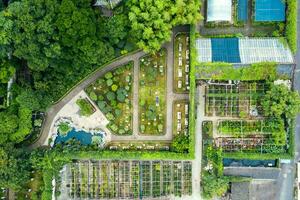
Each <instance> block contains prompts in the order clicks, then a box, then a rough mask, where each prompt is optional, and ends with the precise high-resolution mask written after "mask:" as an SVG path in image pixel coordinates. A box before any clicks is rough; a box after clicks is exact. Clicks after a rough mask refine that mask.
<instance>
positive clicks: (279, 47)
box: [196, 38, 294, 64]
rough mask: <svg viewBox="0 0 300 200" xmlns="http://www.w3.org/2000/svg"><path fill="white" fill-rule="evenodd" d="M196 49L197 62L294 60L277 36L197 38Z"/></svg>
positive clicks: (288, 62) (285, 62)
mask: <svg viewBox="0 0 300 200" xmlns="http://www.w3.org/2000/svg"><path fill="white" fill-rule="evenodd" d="M196 50H197V53H198V58H197V60H198V62H228V63H241V64H251V63H258V62H277V63H279V64H292V63H293V62H294V60H293V56H292V53H291V51H290V49H289V48H288V47H287V46H286V45H285V41H282V40H280V39H278V38H198V39H197V40H196Z"/></svg>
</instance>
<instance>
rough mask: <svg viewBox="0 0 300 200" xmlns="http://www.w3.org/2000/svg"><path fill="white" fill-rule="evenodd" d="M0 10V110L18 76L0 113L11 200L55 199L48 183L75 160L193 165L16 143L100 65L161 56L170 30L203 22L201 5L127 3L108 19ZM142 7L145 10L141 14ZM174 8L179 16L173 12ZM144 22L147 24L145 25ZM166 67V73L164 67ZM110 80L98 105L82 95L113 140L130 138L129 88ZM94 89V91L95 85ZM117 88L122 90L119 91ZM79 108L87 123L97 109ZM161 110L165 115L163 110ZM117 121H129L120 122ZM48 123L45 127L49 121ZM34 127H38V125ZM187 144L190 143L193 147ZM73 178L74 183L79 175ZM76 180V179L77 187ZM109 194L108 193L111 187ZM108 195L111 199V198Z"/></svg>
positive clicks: (25, 6)
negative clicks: (36, 178) (35, 180)
mask: <svg viewBox="0 0 300 200" xmlns="http://www.w3.org/2000/svg"><path fill="white" fill-rule="evenodd" d="M0 2H1V4H0V5H1V6H0V32H1V33H0V34H1V36H2V37H1V39H0V46H1V48H0V59H1V60H0V68H1V72H2V73H1V77H0V82H1V91H0V93H1V94H0V96H1V99H0V104H1V105H5V103H6V102H7V99H6V94H7V93H6V92H7V91H5V90H6V88H7V87H6V86H7V83H8V80H10V78H11V77H13V76H15V80H14V83H13V87H12V88H13V90H12V94H13V95H12V99H11V100H12V101H11V102H12V103H11V104H10V105H9V106H7V104H6V105H5V107H1V108H0V119H1V120H0V125H1V127H2V128H1V131H0V153H1V156H0V159H1V162H0V163H1V167H0V168H1V172H0V177H1V178H0V186H1V188H2V187H3V188H9V190H13V191H14V192H15V193H19V192H20V193H21V192H22V190H27V189H28V191H29V189H31V191H33V192H34V194H35V197H36V198H35V197H33V199H34V198H35V199H42V200H48V199H51V198H52V195H53V194H54V195H55V196H58V195H59V192H56V193H55V191H54V190H55V189H57V188H55V187H53V185H52V181H53V180H54V179H56V180H59V179H60V177H59V171H60V170H61V169H62V167H63V166H64V165H65V164H66V163H70V162H71V161H72V160H77V159H85V160H88V159H92V158H94V159H105V158H106V159H124V158H130V159H132V158H138V159H155V158H156V159H189V158H192V157H193V154H192V153H193V151H192V149H191V152H190V154H186V153H185V154H183V153H174V152H165V151H164V152H161V151H155V152H148V151H125V150H124V151H109V150H101V151H100V150H99V148H95V147H94V146H92V145H88V146H83V145H80V144H78V143H74V142H70V143H68V144H59V145H57V146H55V147H54V148H51V149H45V148H41V149H39V148H38V147H40V146H42V145H45V144H46V143H47V142H46V143H45V144H44V143H39V142H34V143H33V144H31V145H30V147H29V148H26V150H25V148H23V146H21V145H20V143H21V142H23V141H24V140H25V138H26V137H27V136H28V135H30V133H31V131H32V129H33V126H32V124H33V121H32V113H36V112H37V111H38V112H39V111H42V112H46V113H47V111H49V110H51V109H52V108H53V105H58V104H59V103H62V102H64V100H65V97H66V96H67V95H68V94H70V93H71V91H73V90H72V89H74V88H75V87H76V86H77V85H78V84H80V82H81V80H85V79H86V78H88V76H89V75H91V74H93V73H94V72H95V71H97V70H99V69H101V68H104V67H105V66H106V65H105V63H108V62H113V61H115V60H114V59H117V57H119V56H121V55H123V56H129V55H131V54H133V53H134V52H133V51H134V50H137V49H138V48H140V49H143V50H145V51H146V52H152V53H153V52H156V51H158V50H159V49H160V48H161V46H162V44H163V43H165V42H167V41H169V40H170V37H171V31H172V29H173V27H175V26H177V25H181V24H194V23H196V22H197V21H198V20H200V18H201V15H200V13H199V7H200V2H199V1H184V2H177V1H176V2H175V1H170V0H166V1H162V2H161V4H157V3H156V2H155V1H152V2H149V1H147V0H140V1H134V0H130V1H126V3H125V2H122V3H121V4H119V5H118V6H116V7H115V8H114V10H113V16H111V17H104V13H102V11H101V9H98V8H97V7H94V6H91V1H89V0H80V1H73V0H63V1H57V0H50V1H49V2H45V1H32V0H22V1H9V2H7V1H5V2H4V1H0ZM146 3H147V4H148V6H146V7H145V6H144V5H145V4H146ZM176 7H180V8H182V9H175V8H176ZM20 8H22V9H20ZM145 14H146V16H148V17H149V20H144V17H145ZM165 14H170V16H171V17H167V18H166V17H165ZM21 22H22V23H21ZM70 27H72V28H70ZM145 30H146V32H145ZM154 30H155V33H154V32H153V31H154ZM127 53H128V54H127ZM125 54H126V55H125ZM164 67H165V68H166V65H164ZM125 71H126V70H125ZM15 72H16V73H15ZM112 73H113V72H112ZM159 73H160V72H159ZM128 75H129V72H128ZM110 76H111V75H107V77H102V79H103V80H104V82H105V83H99V87H103V89H105V90H106V91H107V93H109V96H103V97H99V96H97V95H98V94H99V93H97V91H95V94H96V98H97V99H96V98H95V95H93V94H90V92H92V91H93V90H92V89H91V90H90V91H87V93H88V95H89V97H90V98H89V99H92V100H93V101H94V102H95V103H96V105H97V106H99V108H100V107H101V108H102V109H104V110H106V111H107V113H105V114H106V116H107V115H108V116H107V118H111V119H113V120H111V121H116V123H117V124H118V125H117V124H113V123H112V124H110V129H111V130H112V132H114V133H115V134H119V135H129V134H131V133H132V131H131V129H132V127H131V126H132V125H131V121H132V120H131V114H130V113H131V112H132V111H131V110H132V109H131V105H130V104H131V103H132V102H131V101H132V100H131V99H130V98H131V87H130V88H129V90H126V88H125V87H126V85H129V84H128V83H127V82H126V84H125V83H124V82H123V80H126V79H124V77H122V81H119V82H120V84H119V82H117V81H116V80H113V78H114V77H111V78H109V77H110ZM116 77H118V76H116ZM109 80H112V81H113V84H112V85H111V86H113V85H116V86H117V87H118V88H117V89H116V87H115V86H113V88H112V87H111V86H108V85H110V84H111V81H109ZM107 81H108V83H107ZM107 84H108V85H107ZM123 84H124V85H123ZM95 87H96V88H97V87H98V85H97V84H96V83H95ZM120 88H122V89H121V90H119V89H120ZM114 90H116V91H114ZM118 90H119V92H118ZM159 95H163V94H159ZM124 96H125V98H124ZM98 97H99V99H98ZM160 98H161V99H159V101H160V104H162V102H163V101H165V99H164V98H163V96H161V97H160ZM99 102H101V103H100V105H98V103H99ZM154 102H155V101H154ZM77 105H78V106H80V108H81V110H80V112H81V114H82V116H84V117H86V116H88V115H92V114H93V111H94V109H95V108H96V106H94V103H92V102H87V101H85V100H84V99H83V100H80V101H78V102H77ZM91 105H92V106H91ZM160 107H161V108H160V109H161V110H164V106H163V105H160ZM48 109H49V110H48ZM117 110H118V111H117ZM149 110H150V113H148V114H149V116H150V119H153V114H152V113H153V112H152V111H153V110H151V109H149ZM114 111H116V112H114ZM151 112H152V113H151ZM109 113H110V114H109ZM119 115H121V116H126V117H123V118H121V117H119ZM157 117H158V116H157ZM162 117H163V118H164V116H162ZM147 120H148V119H147ZM45 121H46V122H47V115H46V120H45ZM153 121H154V120H153ZM162 121H163V122H164V121H165V120H162ZM7 122H9V123H7ZM150 124H151V123H150ZM153 124H154V123H153ZM36 125H37V126H40V123H36ZM114 125H115V126H114ZM116 126H117V127H116ZM151 126H152V125H151ZM164 126H165V125H163V127H162V129H164V128H165V127H164ZM60 129H61V131H62V132H67V131H69V128H68V127H67V126H66V125H62V126H61V127H60ZM154 129H155V130H156V131H155V132H154V134H161V132H159V130H161V126H159V128H158V126H157V127H155V128H154ZM192 140H193V137H191V143H192ZM46 145H47V144H46ZM191 148H193V145H191ZM33 149H34V150H33ZM27 150H30V151H27ZM7 163H9V164H7ZM136 166H139V165H138V164H137V165H136ZM34 170H35V171H39V173H41V175H42V179H43V181H42V182H43V184H41V185H40V186H39V189H40V190H39V192H37V191H36V190H33V188H34V187H35V186H34V184H30V186H29V187H30V188H28V185H29V184H27V183H28V180H30V178H31V175H30V172H32V171H34ZM86 171H90V172H91V171H92V170H86V169H83V173H86ZM75 174H76V177H79V174H78V173H77V172H75ZM78 180H79V179H76V183H78ZM80 180H81V178H80ZM82 180H83V182H82V188H80V189H78V188H79V186H78V188H77V189H76V191H75V193H79V195H82V196H84V197H87V196H88V194H87V192H86V190H85V189H84V188H83V186H86V180H87V179H86V176H84V177H83V178H82ZM136 183H137V182H136ZM57 187H59V185H58V186H57ZM76 187H77V186H76ZM111 187H112V188H113V185H112V186H111ZM166 188H168V187H167V186H166ZM77 190H78V191H77ZM93 190H94V189H93ZM93 190H92V191H93ZM166 190H167V189H166ZM56 191H57V190H56ZM111 193H112V195H111V196H113V193H114V192H113V191H112V192H111ZM32 196H33V195H32ZM22 197H24V196H22ZM87 198H88V197H87Z"/></svg>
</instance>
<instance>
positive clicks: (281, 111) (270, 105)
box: [262, 84, 300, 118]
mask: <svg viewBox="0 0 300 200" xmlns="http://www.w3.org/2000/svg"><path fill="white" fill-rule="evenodd" d="M262 106H263V109H264V113H265V115H267V116H269V117H275V118H280V117H282V115H285V116H286V117H287V118H295V117H296V115H297V113H299V111H300V97H299V93H298V92H294V91H291V90H289V89H288V88H287V87H286V86H285V85H283V84H280V85H271V88H270V90H269V91H267V93H266V95H265V96H264V98H263V100H262Z"/></svg>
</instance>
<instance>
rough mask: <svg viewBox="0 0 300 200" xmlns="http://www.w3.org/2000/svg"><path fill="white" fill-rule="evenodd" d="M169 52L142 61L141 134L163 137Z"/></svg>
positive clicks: (140, 80)
mask: <svg viewBox="0 0 300 200" xmlns="http://www.w3.org/2000/svg"><path fill="white" fill-rule="evenodd" d="M167 67H169V66H167V51H166V50H165V49H162V50H161V51H159V52H158V53H157V54H155V55H148V56H145V57H143V58H141V59H140V73H139V122H140V129H139V130H140V133H141V134H147V135H162V134H163V133H164V130H165V126H166V125H165V122H166V87H167V81H166V80H167Z"/></svg>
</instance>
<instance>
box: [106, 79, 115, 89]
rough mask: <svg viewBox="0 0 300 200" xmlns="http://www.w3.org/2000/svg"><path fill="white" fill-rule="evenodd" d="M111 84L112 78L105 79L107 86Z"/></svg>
mask: <svg viewBox="0 0 300 200" xmlns="http://www.w3.org/2000/svg"><path fill="white" fill-rule="evenodd" d="M112 84H113V80H111V79H108V80H107V81H106V85H107V86H108V87H109V86H111V85H112Z"/></svg>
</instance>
